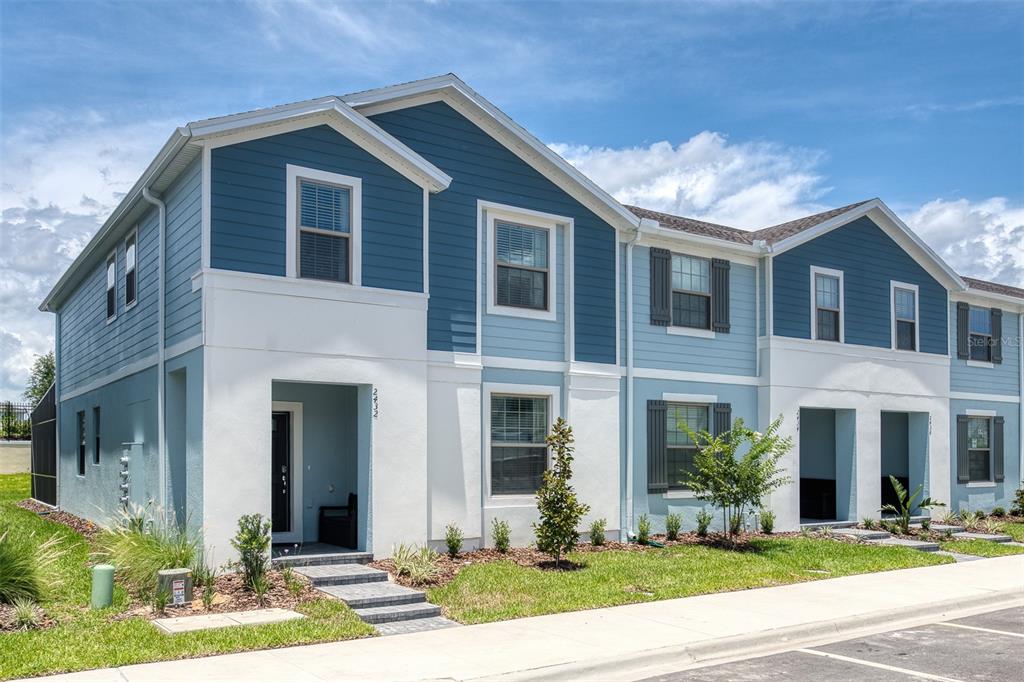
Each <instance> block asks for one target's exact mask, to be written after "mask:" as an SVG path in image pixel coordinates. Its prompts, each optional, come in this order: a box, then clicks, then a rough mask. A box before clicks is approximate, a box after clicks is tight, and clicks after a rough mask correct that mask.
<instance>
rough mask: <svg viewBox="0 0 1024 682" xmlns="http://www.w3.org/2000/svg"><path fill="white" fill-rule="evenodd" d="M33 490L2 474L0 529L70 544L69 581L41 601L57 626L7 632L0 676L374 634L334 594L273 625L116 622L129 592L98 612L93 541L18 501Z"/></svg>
mask: <svg viewBox="0 0 1024 682" xmlns="http://www.w3.org/2000/svg"><path fill="white" fill-rule="evenodd" d="M28 491H29V478H28V475H27V474H10V475H0V528H5V529H10V531H11V532H12V533H16V534H19V535H23V534H28V533H31V532H33V531H35V532H36V536H37V537H40V539H45V538H47V537H51V536H54V535H56V536H57V537H58V538H59V539H60V542H61V546H62V547H63V549H64V554H63V555H62V556H61V557H60V558H59V560H58V561H57V564H56V567H55V570H56V571H57V572H58V573H59V574H60V577H61V579H62V581H63V582H62V584H61V588H60V590H59V592H58V593H57V594H56V595H55V597H54V598H53V599H52V600H50V601H47V602H45V603H44V604H43V605H42V606H43V608H44V609H45V611H46V612H47V614H48V615H49V616H50V617H51V618H54V619H55V620H57V621H58V625H57V626H55V627H53V628H50V629H47V630H33V631H27V632H11V633H3V634H0V679H8V678H12V677H29V676H33V675H43V674H49V673H58V672H71V671H75V670H86V669H90V668H101V667H108V666H117V665H129V664H132V663H145V662H149V661H162V660H170V659H177V658H189V657H194V656H206V655H211V654H221V653H229V652H234V651H248V650H253V649H269V648H276V647H283V646H291V645H295V644H310V643H314V642H329V641H337V640H342V639H351V638H354V637H364V636H368V635H371V634H373V629H372V628H371V627H370V626H369V625H366V624H365V623H363V622H362V621H361V620H359V618H358V617H357V616H356V615H355V614H354V613H353V612H352V611H351V610H350V609H349V608H348V607H347V606H345V605H344V604H342V603H341V602H338V601H334V600H331V599H323V600H316V601H312V602H308V603H306V604H304V605H303V606H302V607H300V608H299V609H298V610H299V611H301V612H303V613H304V614H305V615H306V616H307V617H306V618H303V619H301V620H293V621H287V622H283V623H272V624H269V625H255V626H241V627H233V628H225V629H221V630H206V631H204V632H190V633H184V634H180V635H173V636H167V635H163V634H161V633H159V632H157V630H156V628H154V627H153V625H152V624H151V623H150V622H149V621H148V620H146V619H144V618H139V617H133V618H125V619H124V620H117V621H115V620H112V617H113V616H116V615H117V614H119V613H121V612H122V611H124V610H125V609H127V608H128V606H129V597H128V594H127V593H126V592H125V590H124V589H123V588H122V587H120V586H117V587H116V588H115V590H114V605H113V606H112V607H110V608H108V609H102V610H99V611H91V610H89V609H88V608H87V605H88V603H89V589H90V583H89V571H88V566H87V562H88V559H89V546H88V544H87V543H86V541H85V539H84V538H82V536H80V535H78V534H77V533H75V532H74V531H72V530H71V529H69V528H66V527H64V526H61V525H58V524H55V523H52V522H50V521H47V520H45V519H44V518H41V517H39V516H37V515H36V514H33V513H32V512H29V511H26V510H24V509H19V508H18V507H15V506H14V503H15V502H17V501H18V500H20V499H23V498H25V497H26V496H27V495H28Z"/></svg>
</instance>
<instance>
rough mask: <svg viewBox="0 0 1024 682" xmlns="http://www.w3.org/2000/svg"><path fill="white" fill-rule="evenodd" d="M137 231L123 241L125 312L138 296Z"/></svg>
mask: <svg viewBox="0 0 1024 682" xmlns="http://www.w3.org/2000/svg"><path fill="white" fill-rule="evenodd" d="M138 240H139V232H138V230H135V231H133V232H132V233H131V234H130V235H128V238H127V239H125V240H124V307H125V309H126V310H127V309H128V308H131V307H132V306H133V305H135V301H136V299H137V296H138V291H137V283H138V280H137V278H136V275H135V273H136V261H137V259H138V253H137V252H138V248H137V242H138Z"/></svg>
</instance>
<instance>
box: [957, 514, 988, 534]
mask: <svg viewBox="0 0 1024 682" xmlns="http://www.w3.org/2000/svg"><path fill="white" fill-rule="evenodd" d="M983 518H985V517H984V516H983V515H982V514H981V512H976V511H973V512H972V511H970V510H968V509H961V510H960V523H962V524H963V526H964V528H966V529H968V530H973V529H975V528H977V527H978V526H979V525H980V524H981V521H982V519H983Z"/></svg>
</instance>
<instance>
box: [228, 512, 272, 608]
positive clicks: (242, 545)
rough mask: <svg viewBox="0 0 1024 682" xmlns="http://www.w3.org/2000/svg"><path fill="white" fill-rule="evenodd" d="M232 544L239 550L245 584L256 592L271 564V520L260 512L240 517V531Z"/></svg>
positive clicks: (240, 566) (239, 560)
mask: <svg viewBox="0 0 1024 682" xmlns="http://www.w3.org/2000/svg"><path fill="white" fill-rule="evenodd" d="M231 546H232V547H234V548H235V551H236V552H238V563H237V565H238V567H239V568H240V569H241V571H242V578H243V579H244V580H245V584H246V585H248V586H249V589H251V590H252V591H253V592H256V590H257V588H258V587H262V584H261V581H262V580H264V578H265V577H266V574H267V568H268V567H269V564H270V521H268V520H267V519H265V518H263V516H261V515H260V514H245V515H244V516H242V517H240V518H239V519H238V532H237V533H235V537H233V538H231ZM257 597H259V595H258V594H257Z"/></svg>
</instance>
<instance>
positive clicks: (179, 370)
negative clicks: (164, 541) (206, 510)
mask: <svg viewBox="0 0 1024 682" xmlns="http://www.w3.org/2000/svg"><path fill="white" fill-rule="evenodd" d="M164 369H165V371H166V377H165V379H164V381H165V384H164V387H165V391H166V401H165V408H164V409H165V411H166V423H165V425H164V437H165V439H166V443H167V445H166V452H167V508H168V511H169V512H170V511H173V513H174V514H175V518H176V520H177V522H178V523H179V524H187V526H188V527H189V528H190V529H192V530H193V531H195V532H199V531H201V530H202V525H203V370H204V367H203V349H202V348H194V349H193V350H191V351H189V352H188V353H184V354H182V355H178V356H175V357H173V358H171V359H170V360H168V361H167V362H166V364H165V368H164Z"/></svg>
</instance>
